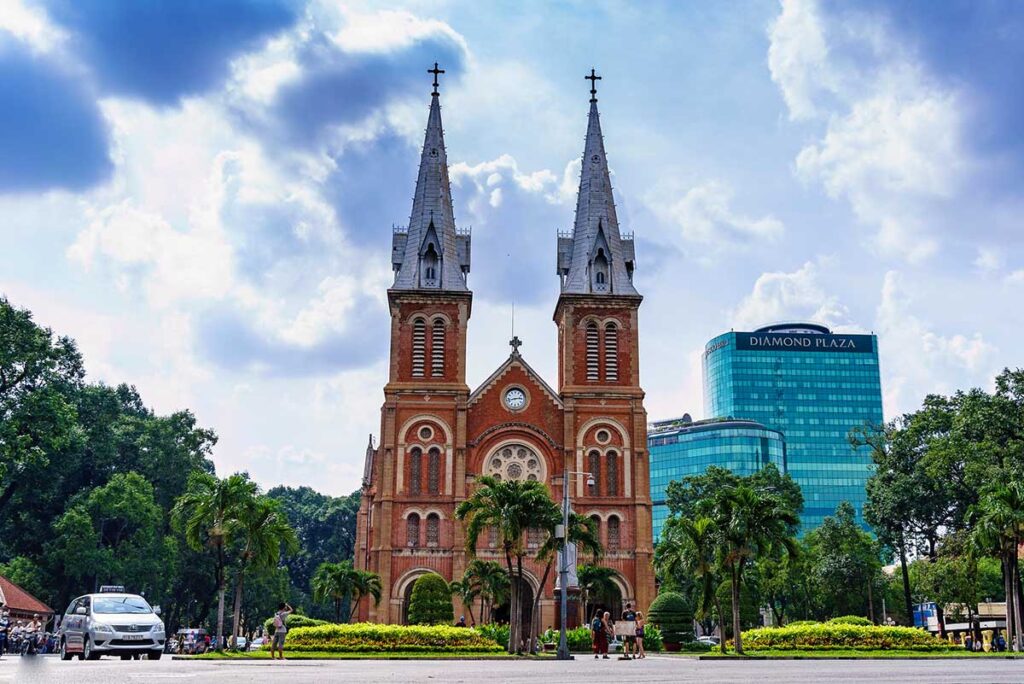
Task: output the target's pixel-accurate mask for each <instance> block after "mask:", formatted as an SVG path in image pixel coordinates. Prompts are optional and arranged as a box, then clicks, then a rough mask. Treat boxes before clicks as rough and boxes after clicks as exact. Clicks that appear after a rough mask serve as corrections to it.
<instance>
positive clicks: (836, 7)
mask: <svg viewBox="0 0 1024 684" xmlns="http://www.w3.org/2000/svg"><path fill="white" fill-rule="evenodd" d="M482 7H486V10H485V9H482ZM1022 52H1024V8H1021V6H1020V5H1019V3H1015V2H1009V1H1007V2H995V1H991V2H967V1H966V0H965V1H962V2H959V1H957V2H954V1H951V2H944V3H934V2H926V1H925V0H919V1H913V2H903V3H887V2H881V1H878V0H871V1H866V2H858V3H854V2H849V3H824V2H813V1H810V0H800V1H794V2H788V1H787V2H782V3H780V2H778V1H777V0H765V1H763V2H762V1H755V0H751V1H749V2H735V3H675V2H666V3H595V2H578V3H562V4H559V5H557V6H554V5H553V4H548V3H539V2H525V3H500V4H499V3H488V4H487V5H486V6H481V5H480V4H479V3H457V2H409V3H387V4H386V5H384V4H377V3H341V2H329V1H327V0H309V1H300V0H295V1H291V0H258V1H251V2H242V1H241V0H230V1H229V0H220V1H219V2H216V3H211V2H198V1H184V0H183V1H181V2H173V3H172V2H167V3H158V2H154V3H141V4H140V3H130V2H123V3H118V2H113V1H111V2H100V1H99V0H96V1H94V2H70V1H69V0H45V1H41V2H33V1H32V0H6V1H5V2H3V3H0V99H2V101H0V216H2V217H3V220H2V221H0V245H2V246H3V247H2V250H0V263H2V267H0V292H3V293H5V294H6V295H7V296H8V297H9V298H10V299H11V300H12V301H14V302H15V303H17V304H19V305H21V306H25V307H28V308H30V309H32V310H33V311H35V312H36V313H37V316H38V319H39V320H40V321H41V322H42V323H44V324H46V325H50V326H52V327H54V328H56V329H58V330H60V331H61V332H63V333H67V334H70V335H72V336H74V337H75V338H77V339H78V340H79V342H80V345H81V347H82V349H83V351H84V353H85V355H86V359H87V362H88V371H89V374H90V377H91V378H92V379H94V380H102V381H105V382H111V383H114V382H121V381H125V382H131V383H134V384H136V385H137V386H138V387H139V389H140V391H141V392H142V394H143V396H144V397H145V398H146V399H147V400H148V401H149V402H151V403H152V404H153V406H154V408H155V409H156V410H158V411H161V412H168V411H172V410H175V409H178V408H181V407H190V408H192V409H193V410H194V411H195V412H196V413H197V414H198V416H199V419H200V421H201V422H202V423H203V424H204V425H208V426H211V427H213V428H215V429H216V430H217V431H218V433H219V434H220V435H221V442H220V444H219V445H218V448H217V451H216V454H215V460H216V462H217V464H218V468H219V469H220V471H221V472H229V471H232V470H237V469H246V470H248V471H249V472H251V473H252V474H253V475H254V476H255V477H256V478H257V479H258V480H259V481H260V482H262V483H264V484H265V485H268V486H269V485H273V484H276V483H280V482H283V483H286V484H292V485H300V484H307V485H311V486H314V487H316V488H318V489H320V490H323V491H327V492H331V493H336V494H341V493H347V492H350V491H352V490H353V489H355V488H356V487H357V486H358V478H359V476H360V474H361V468H362V451H363V448H364V446H365V444H366V435H367V434H368V433H370V432H373V433H375V434H376V433H377V432H378V430H379V406H380V402H381V400H382V395H381V391H380V388H381V386H382V385H383V382H384V379H385V376H386V353H387V349H386V346H387V345H386V340H387V334H388V320H387V310H386V298H385V289H386V288H387V286H388V285H389V284H390V281H391V272H390V264H389V258H388V257H389V252H390V249H389V247H390V244H389V243H390V234H391V226H392V224H404V223H405V221H406V220H407V217H408V213H409V209H410V206H411V197H412V192H413V183H414V179H415V175H416V163H417V159H418V155H419V151H418V148H419V146H420V145H421V144H422V134H423V127H424V125H425V123H426V116H427V107H428V104H429V92H430V86H429V79H430V77H429V76H428V75H427V74H426V69H427V68H428V67H429V66H430V65H431V64H433V62H434V61H438V62H440V63H441V65H442V67H443V68H445V69H446V70H447V73H446V74H445V75H444V76H443V77H442V92H443V97H442V105H443V116H444V123H445V130H446V143H447V145H448V157H449V161H450V163H451V165H452V166H451V177H452V181H453V196H454V201H455V212H456V221H457V223H458V224H459V225H460V226H462V227H469V226H472V228H473V247H474V253H473V272H472V274H471V276H470V284H471V287H472V288H473V290H474V294H475V303H474V308H473V318H472V320H471V327H470V338H469V339H470V342H469V344H470V348H469V363H468V373H469V381H470V384H471V385H475V383H478V382H480V381H482V380H483V379H484V378H486V377H487V375H488V374H489V373H490V371H491V370H493V368H494V367H495V366H497V365H498V364H499V363H501V361H502V360H503V359H504V358H505V355H506V354H507V353H508V347H507V346H506V345H507V339H508V337H509V336H510V331H509V321H510V310H511V306H512V302H513V301H515V306H516V333H517V334H518V335H519V336H520V337H521V338H523V339H524V341H525V345H524V347H523V350H522V351H523V353H524V355H525V356H526V358H527V359H528V360H529V361H530V363H531V364H533V365H534V366H535V367H536V368H537V369H538V370H539V371H540V372H541V373H542V374H543V375H545V377H547V378H548V380H549V381H552V382H554V381H555V373H554V370H555V363H556V359H555V346H554V345H555V328H554V325H553V323H552V322H551V314H552V310H553V307H554V303H555V299H556V297H557V292H558V281H557V277H556V276H555V275H554V273H553V270H554V259H555V234H556V232H557V231H558V230H560V229H561V230H564V229H567V228H569V227H570V225H571V221H572V211H573V202H574V193H575V191H576V183H577V180H578V178H577V174H578V169H579V156H580V154H581V152H582V148H583V135H584V132H585V128H586V113H587V99H588V93H587V88H588V87H589V84H588V83H587V82H586V81H584V80H583V75H584V74H585V73H587V72H588V71H589V69H590V68H591V67H592V66H593V67H596V68H597V69H598V72H599V73H600V74H601V75H602V77H603V80H602V81H601V82H600V84H599V98H600V108H601V113H602V125H603V129H604V134H605V142H606V147H607V150H608V155H609V161H610V165H611V167H612V172H613V174H614V178H613V182H614V184H615V189H616V200H617V203H618V206H619V216H620V221H621V223H622V224H623V227H624V229H625V230H629V231H633V232H635V234H636V238H637V251H638V271H637V286H638V289H639V290H640V291H641V292H642V293H643V294H644V295H645V301H644V304H643V307H642V309H641V325H642V342H641V374H642V375H641V379H642V383H643V385H644V387H645V389H646V390H647V407H648V411H649V414H650V416H651V417H652V418H664V417H669V416H673V415H679V414H682V413H683V412H690V413H693V414H695V415H703V413H702V398H701V387H700V366H699V356H700V352H701V350H702V348H703V345H704V343H705V342H706V341H707V340H708V339H710V338H711V337H713V336H714V335H716V334H718V333H720V332H722V331H723V330H728V329H729V328H734V327H735V328H737V329H740V328H748V327H751V326H756V325H760V324H764V323H767V322H772V321H776V320H780V319H789V318H800V319H813V320H818V321H821V322H824V323H827V324H829V325H832V326H833V327H834V328H836V329H839V330H844V331H874V332H876V333H877V334H878V335H879V344H880V349H881V357H882V376H883V383H884V388H883V390H884V397H885V411H886V415H887V416H888V417H892V416H894V415H896V414H898V413H900V412H904V411H909V410H912V409H913V408H915V407H916V406H917V405H919V403H920V401H921V399H922V398H923V397H924V395H925V394H927V393H929V392H950V391H953V390H954V389H956V388H959V387H970V386H982V387H988V386H989V385H990V382H991V378H992V377H993V376H994V374H995V373H996V372H997V371H998V369H1000V368H1002V367H1003V366H1015V365H1020V364H1021V356H1020V353H1019V348H1020V345H1019V335H1020V333H1021V331H1022V329H1024V313H1022V310H1024V307H1021V306H1020V304H1019V302H1020V301H1021V299H1022V297H1024V226H1022V219H1021V216H1022V215H1024V214H1022V210H1024V201H1022V199H1024V193H1022V191H1021V190H1020V188H1021V187H1024V186H1022V183H1021V180H1022V175H1024V148H1022V143H1021V141H1022V140H1024V136H1022V131H1021V121H1024V116H1022V114H1024V112H1022V109H1024V95H1022V94H1021V93H1024V83H1022V81H1024V72H1022V71H1021V69H1020V68H1019V65H1020V63H1021V60H1022V57H1024V55H1022Z"/></svg>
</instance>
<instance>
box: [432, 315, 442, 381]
mask: <svg viewBox="0 0 1024 684" xmlns="http://www.w3.org/2000/svg"><path fill="white" fill-rule="evenodd" d="M430 375H431V376H432V377H435V378H439V377H441V376H443V375H444V320H443V319H440V318H435V319H434V322H433V323H432V324H431V326H430Z"/></svg>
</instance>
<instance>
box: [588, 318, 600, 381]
mask: <svg viewBox="0 0 1024 684" xmlns="http://www.w3.org/2000/svg"><path fill="white" fill-rule="evenodd" d="M599 343H600V340H599V333H598V331H597V323H595V322H594V321H591V322H590V323H587V380H588V381H590V382H597V380H598V374H597V366H598V362H599V360H600V352H599V351H598V346H599Z"/></svg>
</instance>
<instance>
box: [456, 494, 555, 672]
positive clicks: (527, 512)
mask: <svg viewBox="0 0 1024 684" xmlns="http://www.w3.org/2000/svg"><path fill="white" fill-rule="evenodd" d="M552 511H555V512H557V511H558V506H557V505H556V504H555V502H554V501H553V500H552V499H551V493H550V492H548V489H547V487H546V486H544V485H543V484H541V483H540V482H535V481H530V480H527V481H517V480H497V479H495V478H493V477H490V476H488V475H485V476H483V477H480V478H478V479H477V487H476V488H475V489H474V491H473V493H472V494H470V496H469V498H468V499H466V500H465V501H463V502H462V503H460V504H459V506H458V507H457V508H456V509H455V517H456V518H458V519H459V520H463V521H465V523H466V551H467V552H468V553H469V555H470V556H474V555H476V545H477V541H478V540H479V538H480V535H481V534H483V533H484V531H485V530H487V529H489V528H492V527H493V528H494V529H496V530H497V531H498V537H499V539H500V542H501V546H502V550H503V551H504V554H505V564H506V566H507V568H508V574H509V576H510V577H511V578H512V582H511V584H512V591H511V599H512V606H511V608H512V612H511V615H510V619H509V623H510V627H511V629H510V630H509V639H508V652H509V653H516V652H519V650H520V648H521V640H522V625H521V620H522V616H521V608H520V595H521V593H522V592H521V591H520V586H521V584H522V582H523V581H524V579H523V557H524V556H526V545H525V544H524V541H523V537H524V536H525V535H526V532H527V530H529V529H530V528H531V527H542V526H543V525H544V524H545V522H546V521H547V520H549V519H550V517H551V515H552Z"/></svg>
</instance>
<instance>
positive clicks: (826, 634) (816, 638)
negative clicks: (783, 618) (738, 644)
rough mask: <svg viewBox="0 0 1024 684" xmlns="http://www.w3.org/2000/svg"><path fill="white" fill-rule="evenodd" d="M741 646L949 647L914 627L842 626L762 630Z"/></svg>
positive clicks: (753, 631) (754, 648) (754, 631)
mask: <svg viewBox="0 0 1024 684" xmlns="http://www.w3.org/2000/svg"><path fill="white" fill-rule="evenodd" d="M743 646H744V648H746V649H749V650H752V651H758V650H781V651H793V650H830V649H834V650H854V651H877V650H900V651H946V650H949V648H950V644H949V643H948V642H946V641H943V640H942V639H939V638H938V637H935V636H932V635H931V634H929V633H928V632H926V631H924V630H923V629H917V628H916V627H876V626H874V625H872V626H866V625H851V624H843V623H833V624H814V625H788V626H786V627H761V628H759V629H751V630H748V631H746V632H744V633H743Z"/></svg>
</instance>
